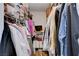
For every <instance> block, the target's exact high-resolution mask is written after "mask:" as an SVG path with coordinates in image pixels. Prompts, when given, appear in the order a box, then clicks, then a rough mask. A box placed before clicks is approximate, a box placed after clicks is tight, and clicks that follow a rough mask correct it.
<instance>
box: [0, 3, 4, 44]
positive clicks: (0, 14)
mask: <svg viewBox="0 0 79 59" xmlns="http://www.w3.org/2000/svg"><path fill="white" fill-rule="evenodd" d="M3 6H4V5H3V3H0V43H1V38H2V33H3V30H4V7H3Z"/></svg>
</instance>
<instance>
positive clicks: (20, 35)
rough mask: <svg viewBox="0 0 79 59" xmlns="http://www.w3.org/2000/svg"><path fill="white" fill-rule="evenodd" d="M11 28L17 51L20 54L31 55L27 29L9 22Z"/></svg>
mask: <svg viewBox="0 0 79 59" xmlns="http://www.w3.org/2000/svg"><path fill="white" fill-rule="evenodd" d="M9 27H10V30H11V37H12V41H13V43H14V46H15V49H16V53H17V55H18V56H29V55H31V49H30V46H29V42H28V40H27V36H26V33H25V30H24V29H23V28H22V27H20V26H17V25H16V24H9Z"/></svg>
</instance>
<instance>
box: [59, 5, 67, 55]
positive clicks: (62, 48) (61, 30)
mask: <svg viewBox="0 0 79 59" xmlns="http://www.w3.org/2000/svg"><path fill="white" fill-rule="evenodd" d="M67 9H68V6H67V4H65V7H64V10H63V12H62V15H61V23H60V27H59V34H58V35H59V42H60V55H67V54H66V52H67V51H66V50H65V48H67V42H66V41H67V37H66V30H67V29H66V27H67V24H66V23H67ZM65 42H66V43H65Z"/></svg>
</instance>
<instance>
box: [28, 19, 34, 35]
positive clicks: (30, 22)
mask: <svg viewBox="0 0 79 59" xmlns="http://www.w3.org/2000/svg"><path fill="white" fill-rule="evenodd" d="M28 26H29V31H30V33H31V35H32V36H34V35H35V27H34V23H33V21H32V20H31V19H29V20H28Z"/></svg>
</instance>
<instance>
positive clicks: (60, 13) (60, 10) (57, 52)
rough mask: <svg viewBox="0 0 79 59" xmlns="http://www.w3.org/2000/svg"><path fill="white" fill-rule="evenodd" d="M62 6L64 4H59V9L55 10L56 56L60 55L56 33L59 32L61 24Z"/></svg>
mask: <svg viewBox="0 0 79 59" xmlns="http://www.w3.org/2000/svg"><path fill="white" fill-rule="evenodd" d="M64 5H65V3H63V4H61V7H60V8H58V9H57V11H56V13H55V14H56V15H55V18H56V19H58V21H56V23H57V26H56V30H57V31H56V36H57V37H56V39H57V42H56V44H57V46H56V55H60V43H59V40H58V32H59V27H60V22H61V15H62V12H63V9H64Z"/></svg>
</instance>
